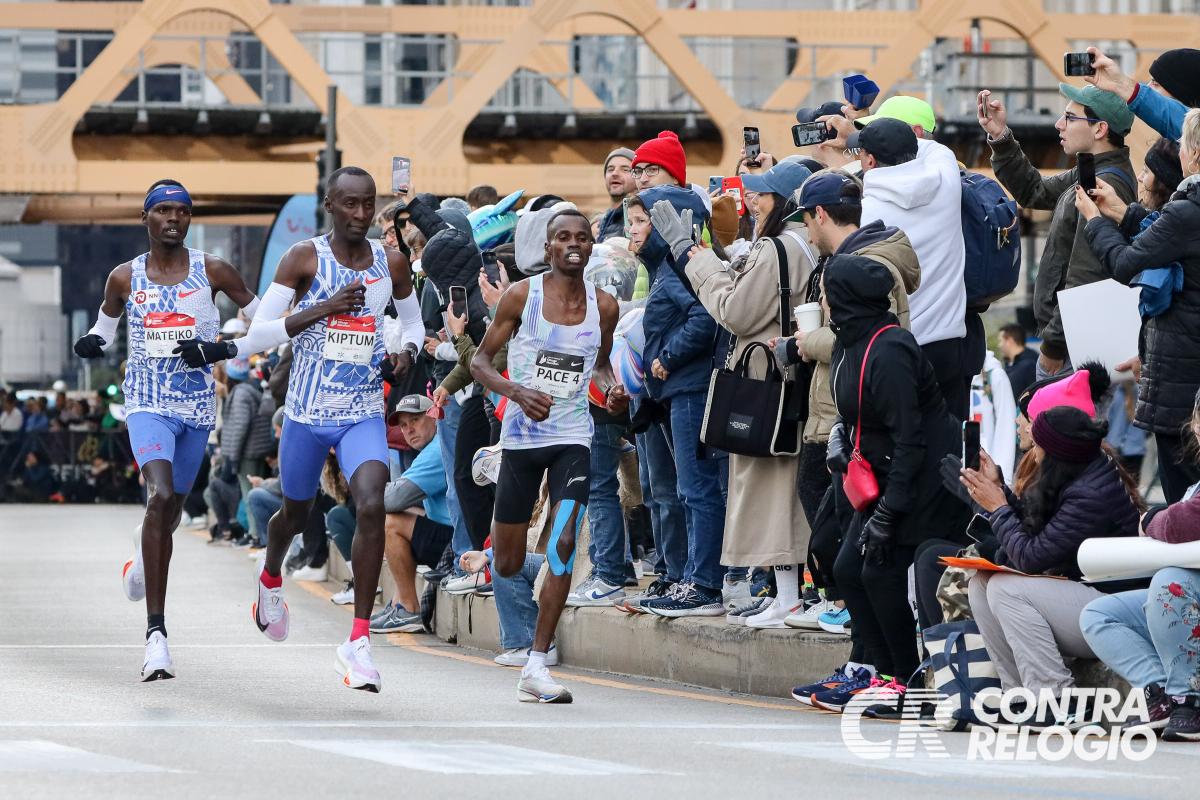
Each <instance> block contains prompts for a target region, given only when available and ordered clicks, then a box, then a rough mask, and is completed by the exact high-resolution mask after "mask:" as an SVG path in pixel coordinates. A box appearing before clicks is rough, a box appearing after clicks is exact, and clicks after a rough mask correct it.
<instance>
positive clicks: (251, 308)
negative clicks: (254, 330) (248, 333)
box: [242, 295, 261, 320]
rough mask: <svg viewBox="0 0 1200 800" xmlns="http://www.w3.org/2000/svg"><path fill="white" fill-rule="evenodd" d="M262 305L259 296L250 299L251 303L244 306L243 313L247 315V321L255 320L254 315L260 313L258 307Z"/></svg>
mask: <svg viewBox="0 0 1200 800" xmlns="http://www.w3.org/2000/svg"><path fill="white" fill-rule="evenodd" d="M260 303H261V301H260V300H259V299H258V295H254V297H251V298H250V302H249V303H246V305H244V306H242V313H243V314H245V315H246V319H248V320H253V319H254V314H255V313H256V312H257V311H258V306H259V304H260Z"/></svg>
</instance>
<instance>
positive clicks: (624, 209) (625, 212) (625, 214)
mask: <svg viewBox="0 0 1200 800" xmlns="http://www.w3.org/2000/svg"><path fill="white" fill-rule="evenodd" d="M632 201H633V198H632V197H629V196H628V195H626V196H625V197H622V198H621V218H622V220H623V222H622V227H623V228H624V231H625V238H626V239H628V238H629V237H630V236H631V235H632V232H631V230H630V228H629V204H630V203H631V202H632Z"/></svg>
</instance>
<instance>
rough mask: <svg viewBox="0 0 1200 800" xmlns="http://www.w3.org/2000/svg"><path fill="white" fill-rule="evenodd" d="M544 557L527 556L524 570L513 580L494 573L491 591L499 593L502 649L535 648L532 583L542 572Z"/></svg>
mask: <svg viewBox="0 0 1200 800" xmlns="http://www.w3.org/2000/svg"><path fill="white" fill-rule="evenodd" d="M545 560H546V557H545V556H544V555H539V554H538V553H526V554H525V566H523V567H521V571H520V572H518V573H517V574H516V575H513V576H512V577H511V578H504V577H501V576H500V573H499V572H496V571H495V570H492V588H493V589H494V590H495V592H496V614H497V615H498V616H499V617H500V649H502V650H512V649H513V648H520V649H527V648H529V647H532V646H533V632H534V629H535V628H536V627H537V616H538V607H537V603H535V602H534V601H533V582H534V581H536V580H537V576H538V570H540V569H541V568H542V562H543V561H545Z"/></svg>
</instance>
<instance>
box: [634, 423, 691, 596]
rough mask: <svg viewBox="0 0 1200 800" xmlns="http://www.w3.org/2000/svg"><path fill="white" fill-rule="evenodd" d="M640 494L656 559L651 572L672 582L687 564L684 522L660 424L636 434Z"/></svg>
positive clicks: (675, 580)
mask: <svg viewBox="0 0 1200 800" xmlns="http://www.w3.org/2000/svg"><path fill="white" fill-rule="evenodd" d="M637 446H638V456H639V462H638V469H639V471H640V473H641V479H642V497H643V501H644V502H645V504H646V507H647V508H649V509H650V525H651V527H652V528H653V530H654V546H655V548H656V549H657V550H658V562H657V563H656V564H655V565H654V571H655V572H657V573H658V574H659V575H665V576H666V578H667V580H668V581H671V582H672V583H675V582H678V581H680V580H682V579H683V571H684V569H685V568H686V567H687V547H688V544H687V522H686V518H685V517H684V513H683V503H681V502H679V494H678V489H677V486H676V480H675V459H674V456H672V455H671V449H670V447H668V445H667V439H666V432H665V431H664V430H663V426H662V425H659V424H654V425H651V426H650V428H649V429H648V430H647V431H646V432H645V433H639V434H638V435H637Z"/></svg>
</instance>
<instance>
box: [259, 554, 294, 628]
mask: <svg viewBox="0 0 1200 800" xmlns="http://www.w3.org/2000/svg"><path fill="white" fill-rule="evenodd" d="M265 562H266V559H265V558H263V559H260V560H259V562H258V569H257V570H256V571H255V573H254V585H255V586H257V587H258V601H257V602H255V603H254V605H253V607H252V608H251V609H250V612H251V613H252V614H253V615H254V624H255V625H257V626H258V629H259V630H260V631H262V632H263V633H264V634H266V637H267V638H268V639H270V640H271V641H273V642H282V641H283V640H284V639H286V638H287V635H288V625H289V622H290V620H289V614H288V607H287V603H285V602H284V601H283V587H282V586H280V587H279V588H278V589H268V588H267V587H266V586H263V582H262V580H261V576H262V573H263V570H264V569H265V566H264V565H265Z"/></svg>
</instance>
